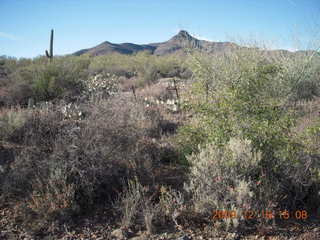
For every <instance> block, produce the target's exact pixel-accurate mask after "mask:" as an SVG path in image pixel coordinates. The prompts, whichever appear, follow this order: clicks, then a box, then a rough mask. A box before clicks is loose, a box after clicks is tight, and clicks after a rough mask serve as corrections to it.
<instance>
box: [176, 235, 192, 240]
mask: <svg viewBox="0 0 320 240" xmlns="http://www.w3.org/2000/svg"><path fill="white" fill-rule="evenodd" d="M177 240H191V238H190V237H188V236H186V235H185V236H182V237H179V238H178V239H177Z"/></svg>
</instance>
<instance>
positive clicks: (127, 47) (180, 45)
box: [73, 30, 237, 56]
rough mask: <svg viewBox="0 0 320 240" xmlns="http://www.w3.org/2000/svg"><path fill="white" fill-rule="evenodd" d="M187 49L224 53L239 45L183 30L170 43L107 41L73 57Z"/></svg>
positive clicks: (169, 51)
mask: <svg viewBox="0 0 320 240" xmlns="http://www.w3.org/2000/svg"><path fill="white" fill-rule="evenodd" d="M186 47H190V48H198V49H202V50H206V51H208V52H224V51H227V50H230V49H232V48H235V47H237V45H236V44H234V43H230V42H209V41H204V40H199V39H196V38H194V37H193V36H191V35H190V34H189V33H188V32H187V31H184V30H181V31H180V32H179V33H178V34H177V35H175V36H173V37H172V38H171V39H169V40H168V41H165V42H161V43H150V44H142V45H139V44H133V43H121V44H116V43H111V42H108V41H106V42H103V43H101V44H99V45H97V46H95V47H93V48H88V49H82V50H80V51H77V52H75V53H73V55H76V56H80V55H82V54H89V55H91V56H99V55H105V54H108V53H121V54H134V53H137V52H141V51H149V52H150V53H152V54H155V55H166V54H172V53H176V52H181V51H182V50H183V49H184V48H186Z"/></svg>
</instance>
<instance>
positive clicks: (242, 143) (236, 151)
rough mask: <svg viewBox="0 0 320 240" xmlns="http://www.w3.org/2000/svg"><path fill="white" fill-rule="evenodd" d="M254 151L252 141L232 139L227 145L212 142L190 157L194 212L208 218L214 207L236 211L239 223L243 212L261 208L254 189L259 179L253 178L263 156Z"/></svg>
mask: <svg viewBox="0 0 320 240" xmlns="http://www.w3.org/2000/svg"><path fill="white" fill-rule="evenodd" d="M251 150H252V149H251V143H250V141H248V140H239V139H232V140H231V141H230V143H229V144H228V145H227V146H226V147H225V148H219V147H217V146H215V145H212V144H208V145H207V146H205V147H204V148H202V149H200V150H199V153H197V154H193V155H190V156H189V157H188V160H189V162H190V164H191V167H190V175H189V183H187V184H186V185H185V189H186V191H187V192H188V193H189V194H190V196H191V203H192V206H193V207H194V211H196V212H200V213H202V214H203V215H205V216H207V217H209V216H212V213H213V212H214V210H224V209H225V210H230V211H235V212H236V214H237V216H239V217H237V218H235V219H233V220H232V221H233V224H235V226H237V225H238V221H239V220H240V221H242V220H243V218H241V216H242V212H244V211H246V210H248V209H251V210H257V208H261V205H260V204H261V202H260V201H259V204H258V201H257V200H258V197H257V196H255V192H254V190H256V188H255V185H256V183H257V182H258V181H257V179H253V178H252V177H253V176H254V174H255V172H256V171H257V170H258V163H259V161H260V158H261V155H260V154H259V153H257V154H253V153H252V152H251ZM262 208H263V207H262ZM229 220H230V219H229Z"/></svg>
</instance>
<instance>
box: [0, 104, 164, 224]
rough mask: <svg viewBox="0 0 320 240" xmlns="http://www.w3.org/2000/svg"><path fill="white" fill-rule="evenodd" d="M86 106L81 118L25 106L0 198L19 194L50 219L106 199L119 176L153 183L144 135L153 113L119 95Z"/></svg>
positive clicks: (151, 154)
mask: <svg viewBox="0 0 320 240" xmlns="http://www.w3.org/2000/svg"><path fill="white" fill-rule="evenodd" d="M87 108H88V109H90V112H89V114H88V115H87V117H86V118H85V119H83V120H81V121H80V122H79V121H75V120H72V119H71V120H65V118H64V117H63V114H62V113H61V112H59V111H54V110H53V109H49V110H45V111H37V110H29V111H32V114H31V116H29V117H28V119H27V120H26V122H24V124H22V127H21V126H20V125H19V127H20V135H21V136H22V137H21V139H20V140H19V143H21V144H23V145H24V147H23V148H22V150H21V152H20V154H17V156H16V159H15V161H14V163H13V164H12V165H11V167H10V171H9V172H8V173H7V175H6V176H5V178H4V179H3V180H2V182H1V193H2V197H3V198H6V199H14V200H24V201H25V203H26V204H25V208H27V209H29V210H28V211H31V212H33V213H34V214H36V215H37V216H38V217H39V218H40V219H41V218H44V219H51V218H52V217H57V216H64V217H68V216H69V217H70V216H72V215H73V214H80V213H85V212H87V211H88V210H90V209H94V208H96V207H98V206H100V204H107V203H110V202H111V200H113V199H114V198H115V197H116V196H117V194H118V193H119V192H121V189H122V185H123V180H124V181H125V182H126V181H127V180H130V179H133V178H134V177H136V178H137V179H138V180H139V181H141V183H143V184H144V185H148V184H150V183H152V178H153V172H154V171H155V169H156V167H157V166H158V164H159V161H160V158H159V156H158V154H157V151H158V149H157V148H156V146H155V144H154V143H153V141H151V137H150V136H149V135H150V129H149V128H153V127H154V126H155V125H154V123H152V121H155V120H154V118H153V117H152V113H148V112H147V111H145V109H144V106H143V105H140V106H139V104H138V103H134V102H127V99H119V98H114V99H110V100H109V101H100V102H98V103H94V105H93V104H92V105H88V106H87ZM35 146H36V147H35Z"/></svg>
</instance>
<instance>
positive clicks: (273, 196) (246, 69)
mask: <svg viewBox="0 0 320 240" xmlns="http://www.w3.org/2000/svg"><path fill="white" fill-rule="evenodd" d="M248 51H249V52H246V51H244V52H243V51H241V52H239V53H231V55H229V56H228V55H225V56H222V57H221V59H213V58H211V57H210V56H207V57H204V58H202V57H201V56H200V57H199V56H196V58H194V57H193V58H192V61H193V63H192V66H193V72H194V83H193V87H192V90H191V92H190V93H188V95H187V96H185V97H184V98H185V102H186V109H187V110H188V111H190V112H191V113H192V114H193V119H192V120H191V121H190V123H189V124H188V125H187V126H185V127H183V128H182V129H180V130H179V131H178V139H181V140H182V139H185V140H186V141H184V142H182V141H181V142H182V143H181V145H180V146H181V148H182V150H183V151H185V153H189V152H190V151H192V152H194V153H195V154H197V153H198V154H200V153H199V150H197V149H196V146H197V145H200V149H202V148H204V147H205V146H207V144H213V146H214V149H216V150H215V151H217V154H218V156H221V154H222V156H224V155H225V154H227V156H224V157H223V158H224V159H225V160H224V161H226V162H228V160H227V159H228V153H226V152H222V153H219V152H220V151H225V150H223V149H225V148H226V147H228V144H230V141H231V140H232V139H233V138H237V139H245V140H248V141H249V142H250V145H251V150H250V151H251V152H252V153H259V154H260V156H261V157H260V158H259V161H258V162H257V166H256V168H255V171H254V174H252V172H251V170H250V169H248V170H247V171H248V172H247V173H246V174H245V175H247V176H250V178H245V179H244V180H245V181H249V180H250V181H251V180H252V181H254V182H259V181H262V179H263V183H264V184H261V185H260V186H259V188H258V189H256V190H254V189H252V188H250V189H251V190H252V191H253V192H254V193H255V194H256V197H255V201H256V203H258V204H260V205H261V206H264V207H265V208H266V209H267V208H272V207H271V205H274V206H282V207H286V208H296V207H297V206H300V207H302V208H303V207H307V205H308V204H306V203H305V202H304V200H306V198H308V197H310V198H313V197H316V194H310V195H309V196H307V193H308V191H309V190H310V191H311V189H313V188H314V185H315V184H316V182H317V181H314V182H313V181H311V182H310V181H309V184H310V185H308V187H306V186H304V185H303V183H304V182H305V181H308V180H307V179H308V178H311V176H313V175H314V172H313V171H314V168H315V167H316V159H317V158H316V157H314V156H313V157H312V155H310V154H309V153H307V152H306V151H305V149H304V147H303V143H302V141H301V140H300V139H297V138H293V137H292V132H291V131H292V127H293V126H294V125H295V122H296V114H295V113H294V111H293V109H290V108H288V107H287V106H285V103H286V102H287V97H288V95H287V94H286V93H283V92H282V91H283V89H284V91H285V87H286V86H288V85H289V83H288V82H283V81H284V80H285V79H288V76H286V75H285V74H286V72H285V70H284V69H283V67H282V65H281V64H279V62H272V61H270V60H269V59H267V58H265V56H264V55H263V54H261V53H260V52H259V51H257V52H255V50H248ZM251 51H253V52H251ZM234 54H235V55H234ZM217 62H218V63H217ZM230 62H232V64H231V66H230ZM216 64H218V66H219V69H216ZM220 67H221V68H220ZM301 74H303V73H301ZM211 148H213V147H212V146H211ZM221 149H222V150H221ZM212 154H213V155H214V153H212ZM200 158H201V157H200ZM208 158H209V159H210V157H209V156H208ZM205 159H206V157H205ZM306 159H309V161H310V162H309V163H312V164H311V165H312V166H311V165H310V166H309V167H306V162H305V161H306ZM189 161H190V159H189ZM199 161H200V160H199ZM203 161H205V160H203ZM208 161H209V160H208ZM191 162H192V161H191ZM225 167H226V166H225ZM229 167H230V168H231V170H232V169H233V167H232V166H229ZM226 168H228V167H226ZM231 170H230V169H229V170H228V169H227V170H226V174H227V175H228V174H230V175H228V177H230V178H231V177H233V176H234V174H233V173H230V172H229V173H227V172H228V171H231ZM304 170H305V171H306V173H305V174H302V173H301V171H304ZM249 173H250V174H249ZM209 175H210V174H209ZM209 175H208V176H209ZM235 176H237V175H235ZM306 176H308V177H306ZM208 181H209V180H208ZM270 186H272V188H270ZM283 189H286V190H283ZM287 189H290V190H287ZM281 199H286V200H285V201H283V200H281ZM308 207H310V205H308ZM270 210H271V209H270Z"/></svg>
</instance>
